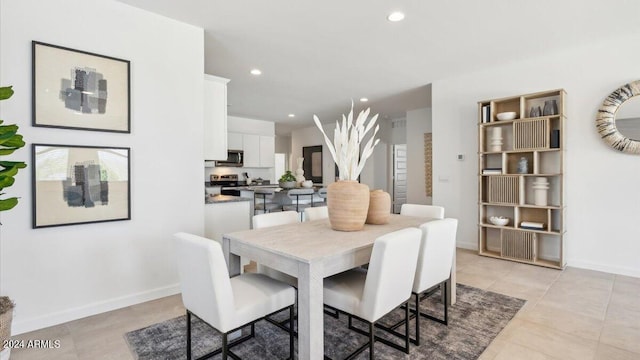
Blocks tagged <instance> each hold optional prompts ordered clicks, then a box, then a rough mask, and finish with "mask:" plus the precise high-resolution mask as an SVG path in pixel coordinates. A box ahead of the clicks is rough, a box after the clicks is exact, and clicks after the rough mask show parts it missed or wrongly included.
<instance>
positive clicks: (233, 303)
mask: <svg viewBox="0 0 640 360" xmlns="http://www.w3.org/2000/svg"><path fill="white" fill-rule="evenodd" d="M174 238H175V240H174V244H175V251H176V256H177V264H178V272H179V275H180V287H181V289H182V302H183V303H184V307H185V308H186V312H187V324H186V326H187V344H186V345H187V351H186V352H187V359H189V360H190V359H191V358H192V357H191V317H192V316H195V317H197V318H199V319H201V320H202V321H204V322H205V323H206V324H208V325H209V326H211V327H212V328H214V329H215V330H217V331H219V332H221V333H222V346H221V348H219V349H217V350H214V351H213V352H211V353H210V354H207V355H205V357H208V356H213V355H217V354H220V353H222V359H225V360H226V359H227V357H228V356H230V357H232V358H234V359H238V356H237V355H236V354H234V353H233V352H232V351H231V347H233V346H235V345H237V344H239V343H242V342H244V341H246V340H248V339H250V338H252V337H254V336H255V323H256V322H257V321H259V320H261V319H263V318H265V317H266V316H268V315H272V314H275V313H278V312H281V311H284V310H289V322H290V328H289V329H290V330H288V332H289V354H290V358H293V356H294V352H293V351H294V349H293V346H294V340H293V338H294V333H293V320H294V308H293V307H294V304H295V290H294V289H293V287H291V286H289V285H287V284H284V283H282V282H279V281H277V280H274V279H271V278H269V277H267V276H265V275H261V274H248V273H245V274H242V275H239V276H235V277H233V278H229V271H228V269H227V266H226V263H225V260H224V255H223V253H222V247H221V246H220V244H219V243H218V242H217V241H215V240H210V239H206V238H203V237H200V236H196V235H192V234H187V233H177V234H174ZM245 326H251V332H250V334H248V335H245V336H243V337H241V338H239V339H236V340H234V341H233V342H232V343H229V342H228V335H229V334H230V333H232V332H235V331H238V330H240V329H242V328H244V327H245Z"/></svg>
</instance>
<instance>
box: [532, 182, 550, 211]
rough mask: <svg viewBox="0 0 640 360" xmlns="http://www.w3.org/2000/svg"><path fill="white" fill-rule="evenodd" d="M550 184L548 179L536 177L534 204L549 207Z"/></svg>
mask: <svg viewBox="0 0 640 360" xmlns="http://www.w3.org/2000/svg"><path fill="white" fill-rule="evenodd" d="M548 190H549V182H548V181H547V178H546V177H542V176H541V177H536V180H535V181H534V182H533V204H534V205H538V206H547V198H548Z"/></svg>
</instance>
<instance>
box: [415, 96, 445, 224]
mask: <svg viewBox="0 0 640 360" xmlns="http://www.w3.org/2000/svg"><path fill="white" fill-rule="evenodd" d="M406 130H407V203H411V204H431V203H432V199H431V197H429V196H427V193H426V191H425V182H424V180H425V179H424V134H425V133H429V132H431V109H430V108H423V109H416V110H411V111H407V129H406ZM434 157H435V155H434ZM436 204H437V203H436ZM438 205H439V204H438ZM447 216H448V214H447Z"/></svg>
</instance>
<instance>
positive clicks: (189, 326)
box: [187, 310, 191, 360]
mask: <svg viewBox="0 0 640 360" xmlns="http://www.w3.org/2000/svg"><path fill="white" fill-rule="evenodd" d="M187 360H191V312H190V311H189V310H187Z"/></svg>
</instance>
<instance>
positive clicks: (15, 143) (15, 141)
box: [0, 135, 25, 149]
mask: <svg viewBox="0 0 640 360" xmlns="http://www.w3.org/2000/svg"><path fill="white" fill-rule="evenodd" d="M24 145H25V143H24V140H22V135H13V136H12V137H11V138H9V139H8V140H6V141H5V142H2V141H0V146H4V147H13V148H16V149H19V148H21V147H23V146H24Z"/></svg>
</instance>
